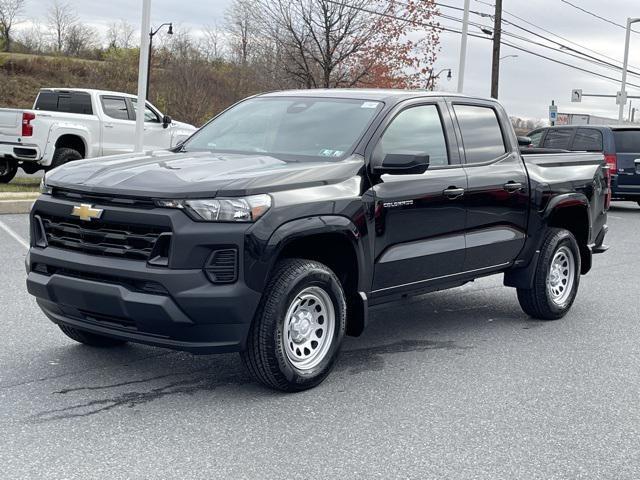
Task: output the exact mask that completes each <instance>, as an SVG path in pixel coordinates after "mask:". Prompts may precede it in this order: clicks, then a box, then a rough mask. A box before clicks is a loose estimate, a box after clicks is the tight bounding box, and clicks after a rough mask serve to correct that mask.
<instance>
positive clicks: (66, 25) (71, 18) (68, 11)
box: [47, 0, 78, 52]
mask: <svg viewBox="0 0 640 480" xmlns="http://www.w3.org/2000/svg"><path fill="white" fill-rule="evenodd" d="M47 20H48V22H49V28H50V29H51V30H52V33H53V35H54V42H53V43H54V49H55V50H56V51H57V52H62V51H63V50H64V47H65V42H66V40H67V35H69V30H70V29H71V27H72V26H73V25H75V24H76V23H78V16H77V15H76V12H75V11H74V9H73V7H72V6H71V5H70V4H69V3H66V2H62V1H60V0H54V2H53V4H52V5H51V7H50V8H49V12H48V14H47Z"/></svg>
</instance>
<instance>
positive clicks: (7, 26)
mask: <svg viewBox="0 0 640 480" xmlns="http://www.w3.org/2000/svg"><path fill="white" fill-rule="evenodd" d="M23 8H24V0H0V35H2V41H3V47H4V51H5V52H8V51H9V50H11V40H12V38H11V29H12V27H13V25H14V24H15V22H16V20H17V18H18V16H19V15H20V13H22V9H23Z"/></svg>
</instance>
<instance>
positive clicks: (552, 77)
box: [26, 0, 640, 119]
mask: <svg viewBox="0 0 640 480" xmlns="http://www.w3.org/2000/svg"><path fill="white" fill-rule="evenodd" d="M67 1H68V3H69V4H71V5H72V6H73V7H74V8H75V9H76V11H77V13H78V16H79V17H80V19H81V20H82V21H83V22H84V23H86V24H89V25H91V26H94V27H95V28H97V29H98V30H100V31H104V30H106V28H107V25H108V24H109V23H112V22H114V21H119V20H122V19H125V20H127V21H128V22H130V23H132V24H134V25H139V24H140V15H141V6H142V2H141V1H140V0H67ZM346 1H348V0H346ZM568 1H570V3H573V4H574V5H578V6H579V7H581V8H583V9H585V10H589V11H591V12H593V13H595V14H597V15H600V16H602V17H606V18H607V19H609V20H611V21H613V22H616V23H618V24H623V25H624V24H626V18H627V17H640V0H607V1H606V2H603V1H602V0H568ZM26 3H27V9H26V10H27V11H28V13H27V14H26V16H29V17H32V18H39V19H40V21H43V19H44V17H45V16H46V11H47V9H48V8H49V7H50V5H51V3H52V0H26ZM230 3H231V0H187V1H182V2H178V1H175V0H152V24H153V25H159V24H161V23H164V22H173V23H174V25H179V26H180V27H181V28H186V29H189V30H191V31H192V32H194V33H197V32H198V30H199V29H201V28H202V26H203V25H213V24H218V25H222V24H223V23H224V12H225V9H226V8H227V7H228V6H229V5H230ZM438 3H442V4H447V5H451V6H456V7H462V6H463V4H464V1H463V0H438ZM489 3H493V2H492V0H471V10H474V11H480V12H485V13H493V12H492V10H493V8H492V7H491V6H489V5H488V4H489ZM503 8H504V11H505V13H504V14H503V18H504V19H505V20H508V21H510V22H513V23H515V24H517V25H518V26H521V27H524V28H527V29H529V30H532V31H536V32H538V33H540V34H542V35H545V36H550V35H548V34H546V33H544V32H542V31H540V30H538V29H536V28H535V27H534V26H532V25H530V24H526V23H525V22H524V21H527V22H530V23H531V24H533V25H535V26H537V27H542V28H544V29H546V30H548V31H550V32H553V33H554V34H557V35H561V36H562V37H565V38H566V39H568V40H570V41H572V42H575V43H577V44H580V45H582V46H583V47H587V48H589V49H592V50H595V51H597V52H599V53H601V54H604V55H607V56H609V57H612V58H613V59H615V60H610V61H611V62H612V63H621V62H622V57H623V53H624V37H625V31H624V29H623V28H620V27H617V26H615V25H612V24H610V23H606V22H604V21H602V20H600V19H597V18H594V17H593V16H590V15H588V14H587V13H584V12H582V11H580V10H578V9H576V8H574V7H571V6H570V5H568V4H567V3H566V2H565V1H563V0H503ZM440 11H441V13H443V14H446V15H450V16H453V17H456V18H461V16H462V15H461V12H459V11H456V10H452V9H448V8H442V7H441V8H440ZM506 12H509V13H506ZM511 14H513V15H517V16H518V17H521V19H524V21H523V20H520V19H517V18H516V17H514V16H512V15H511ZM470 20H472V21H474V22H476V23H481V24H483V25H486V26H488V27H492V25H493V20H492V19H491V18H487V17H479V16H476V15H473V14H472V15H471V17H470ZM439 21H440V22H441V24H442V25H446V26H448V27H451V28H455V29H458V30H459V29H460V23H457V22H455V21H453V20H446V19H439ZM636 29H637V30H638V31H640V23H638V24H637V26H636ZM503 31H504V32H508V33H513V34H517V35H522V36H527V37H531V38H534V39H535V37H533V36H532V35H531V34H529V33H527V32H525V31H523V30H521V29H519V28H517V27H516V26H513V25H509V24H506V23H503ZM469 32H470V33H474V34H479V35H482V36H484V37H486V39H480V38H473V37H470V38H469V43H468V50H467V65H466V69H465V85H464V93H467V94H470V95H477V96H489V94H490V80H491V41H490V40H489V36H488V35H484V34H482V32H481V31H480V29H479V28H478V27H475V26H471V27H470V29H469ZM460 38H461V37H460V35H459V34H456V33H450V32H442V33H441V35H440V46H441V50H440V53H439V55H438V60H437V61H436V64H435V67H434V69H435V71H439V70H440V69H443V68H451V69H452V74H453V79H452V80H451V81H449V82H448V81H447V80H446V79H444V77H445V75H444V74H443V75H442V77H441V78H443V80H441V81H440V83H439V89H440V90H444V91H451V92H453V91H455V90H456V87H457V80H458V60H459V52H460ZM503 40H507V41H510V42H512V43H518V44H520V45H523V46H524V47H525V48H527V49H530V50H535V51H536V52H538V53H540V54H543V55H547V56H551V57H553V58H556V59H559V60H562V61H565V62H567V63H570V64H573V65H577V66H580V67H581V68H584V69H585V70H587V72H581V71H576V70H573V69H571V68H569V67H566V66H562V65H558V64H555V63H552V62H550V61H548V60H545V59H542V58H538V57H535V56H533V55H530V54H528V53H525V52H521V51H517V50H514V49H513V48H511V47H508V46H504V45H503V46H502V50H501V55H502V56H508V55H518V56H517V57H507V58H504V59H503V60H502V61H501V71H500V94H499V99H500V100H501V102H502V103H503V104H504V106H505V107H506V109H507V111H508V112H509V114H510V115H514V116H520V117H525V118H536V119H537V118H546V117H547V112H548V106H549V104H550V103H551V100H555V103H556V104H557V105H558V108H559V111H560V112H566V113H591V114H595V115H601V116H607V117H611V118H617V116H618V107H617V105H616V104H615V99H614V98H606V99H599V98H591V97H589V98H587V97H584V98H583V101H582V103H571V90H572V89H577V88H579V89H582V90H583V92H584V93H593V94H607V95H615V94H616V92H617V91H619V90H620V83H619V81H618V82H614V81H610V80H605V79H601V78H598V77H596V76H594V75H592V74H591V73H589V72H597V73H601V74H604V75H608V76H610V77H615V78H617V79H619V78H620V77H621V74H620V71H619V70H611V69H608V68H602V67H599V66H595V65H593V64H590V63H587V62H585V61H579V60H577V59H575V58H572V57H570V56H567V55H565V54H563V53H560V52H554V51H551V50H547V49H544V48H541V47H536V46H532V45H530V44H526V43H523V42H522V41H520V40H516V39H514V38H513V37H509V36H508V35H506V34H503ZM537 40H538V41H541V40H540V39H539V38H538V39H537ZM560 41H562V40H560ZM562 42H563V43H566V44H567V45H570V46H572V47H574V48H576V49H581V48H582V47H577V46H576V45H574V44H569V43H567V42H564V41H562ZM565 51H566V49H565ZM591 53H592V52H591ZM630 65H632V66H637V68H636V71H637V72H639V73H640V34H635V33H632V35H631V49H630ZM628 81H629V82H632V83H636V84H638V85H640V76H634V75H630V76H629V78H628ZM628 92H629V95H638V96H640V88H636V87H628ZM632 102H633V104H634V105H635V104H636V102H637V106H638V107H639V108H640V98H639V99H637V100H632ZM627 106H628V104H627ZM639 115H640V113H639Z"/></svg>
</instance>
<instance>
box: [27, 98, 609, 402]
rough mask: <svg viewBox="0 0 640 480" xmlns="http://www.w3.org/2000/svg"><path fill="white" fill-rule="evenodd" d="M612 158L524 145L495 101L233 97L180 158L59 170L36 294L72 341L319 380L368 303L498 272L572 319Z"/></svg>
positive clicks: (33, 269)
mask: <svg viewBox="0 0 640 480" xmlns="http://www.w3.org/2000/svg"><path fill="white" fill-rule="evenodd" d="M609 180H610V178H609V170H608V169H607V168H606V165H605V163H604V158H603V156H602V154H597V153H594V154H590V153H570V154H550V155H522V154H521V153H520V151H519V149H518V141H517V138H516V136H515V133H514V131H513V129H512V127H511V124H510V122H509V118H508V116H507V115H506V113H505V112H504V110H503V108H502V107H501V105H500V104H499V103H497V102H496V101H494V100H483V99H477V98H468V97H464V96H455V95H447V96H442V95H439V94H432V93H428V92H411V91H387V90H305V91H291V92H278V93H270V94H265V95H259V96H255V97H252V98H249V99H246V100H244V101H242V102H239V103H238V104H236V105H234V106H232V107H231V108H229V109H228V110H226V111H224V112H223V113H221V114H220V115H219V116H217V117H216V118H214V119H213V120H212V121H211V122H209V123H208V124H207V125H205V126H204V127H203V128H202V129H200V130H199V131H198V132H196V133H195V134H194V135H193V136H192V137H191V138H190V139H188V140H187V141H186V142H185V143H184V144H183V145H182V146H181V147H180V148H178V149H175V150H174V151H159V152H148V153H145V154H129V155H120V156H116V157H107V158H104V159H103V160H95V159H93V160H91V161H76V162H71V163H69V164H66V165H64V166H62V167H60V168H57V169H55V170H53V171H51V172H49V173H48V174H47V176H46V178H45V180H44V182H43V186H42V190H43V195H42V196H41V197H40V198H39V199H38V200H37V201H36V203H35V204H34V207H33V210H32V212H31V249H30V252H29V256H28V258H27V270H28V278H27V286H28V289H29V292H31V293H32V294H33V295H35V296H36V297H37V300H38V304H39V305H40V307H41V308H42V310H43V312H44V313H45V314H46V315H47V316H48V317H49V318H50V319H51V320H52V321H53V322H55V323H57V324H58V325H59V326H60V328H61V330H62V331H63V332H64V333H65V334H66V335H68V336H69V337H71V338H72V339H74V340H77V341H79V342H82V343H84V344H87V345H94V346H111V345H117V344H120V343H123V342H126V341H132V342H139V343H145V344H149V345H156V346H160V347H168V348H174V349H179V350H186V351H190V352H194V353H214V352H231V351H240V352H241V353H242V358H243V359H244V362H245V364H246V365H247V367H248V369H249V370H250V371H251V373H252V374H253V375H254V376H255V378H257V379H258V380H260V381H261V382H263V383H265V384H267V385H269V386H271V387H274V388H278V389H282V390H287V391H295V390H302V389H305V388H310V387H312V386H314V385H317V384H318V383H320V382H321V381H322V380H323V379H324V378H325V377H326V376H327V375H328V373H329V371H330V370H331V367H332V365H333V364H334V362H335V360H336V358H337V355H338V351H339V349H340V345H341V342H342V339H343V336H344V335H345V334H347V335H359V334H360V333H361V332H362V331H363V329H364V327H365V325H366V323H367V310H368V307H369V306H370V305H375V304H381V303H385V302H390V301H395V300H400V299H402V298H403V297H406V296H407V295H412V294H418V293H424V292H429V291H434V290H439V289H443V288H450V287H456V286H459V285H462V284H464V283H466V282H468V281H471V280H473V279H474V278H477V277H481V276H484V275H492V274H498V273H501V274H504V279H505V284H506V285H508V286H511V287H515V288H517V291H518V299H519V301H520V304H521V305H522V308H523V309H524V311H525V312H526V313H527V314H529V315H531V316H534V317H536V318H541V319H557V318H560V317H562V316H563V315H564V314H565V313H566V312H567V311H568V309H569V308H570V307H571V304H572V303H573V301H574V299H575V296H576V292H577V289H578V283H579V281H580V275H581V274H585V273H587V272H588V271H589V269H590V268H591V263H592V254H593V253H599V252H603V251H604V250H606V246H605V245H603V240H604V236H605V234H606V232H607V226H606V210H607V206H608V201H609V190H608V184H609Z"/></svg>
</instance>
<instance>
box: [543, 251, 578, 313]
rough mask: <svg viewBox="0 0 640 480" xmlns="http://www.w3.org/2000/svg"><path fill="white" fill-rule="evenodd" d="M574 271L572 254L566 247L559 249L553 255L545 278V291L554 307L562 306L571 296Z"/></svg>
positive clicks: (574, 265)
mask: <svg viewBox="0 0 640 480" xmlns="http://www.w3.org/2000/svg"><path fill="white" fill-rule="evenodd" d="M575 270H576V262H575V258H574V256H573V252H572V251H571V250H570V249H569V248H568V247H560V248H559V249H558V250H557V251H556V253H555V254H554V255H553V259H552V260H551V266H550V268H549V276H548V277H547V291H548V292H549V296H550V298H551V301H552V302H553V303H555V304H556V305H558V306H562V305H564V304H565V303H566V301H567V300H568V299H569V297H570V296H571V292H572V291H573V284H574V281H575V273H576V271H575Z"/></svg>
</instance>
